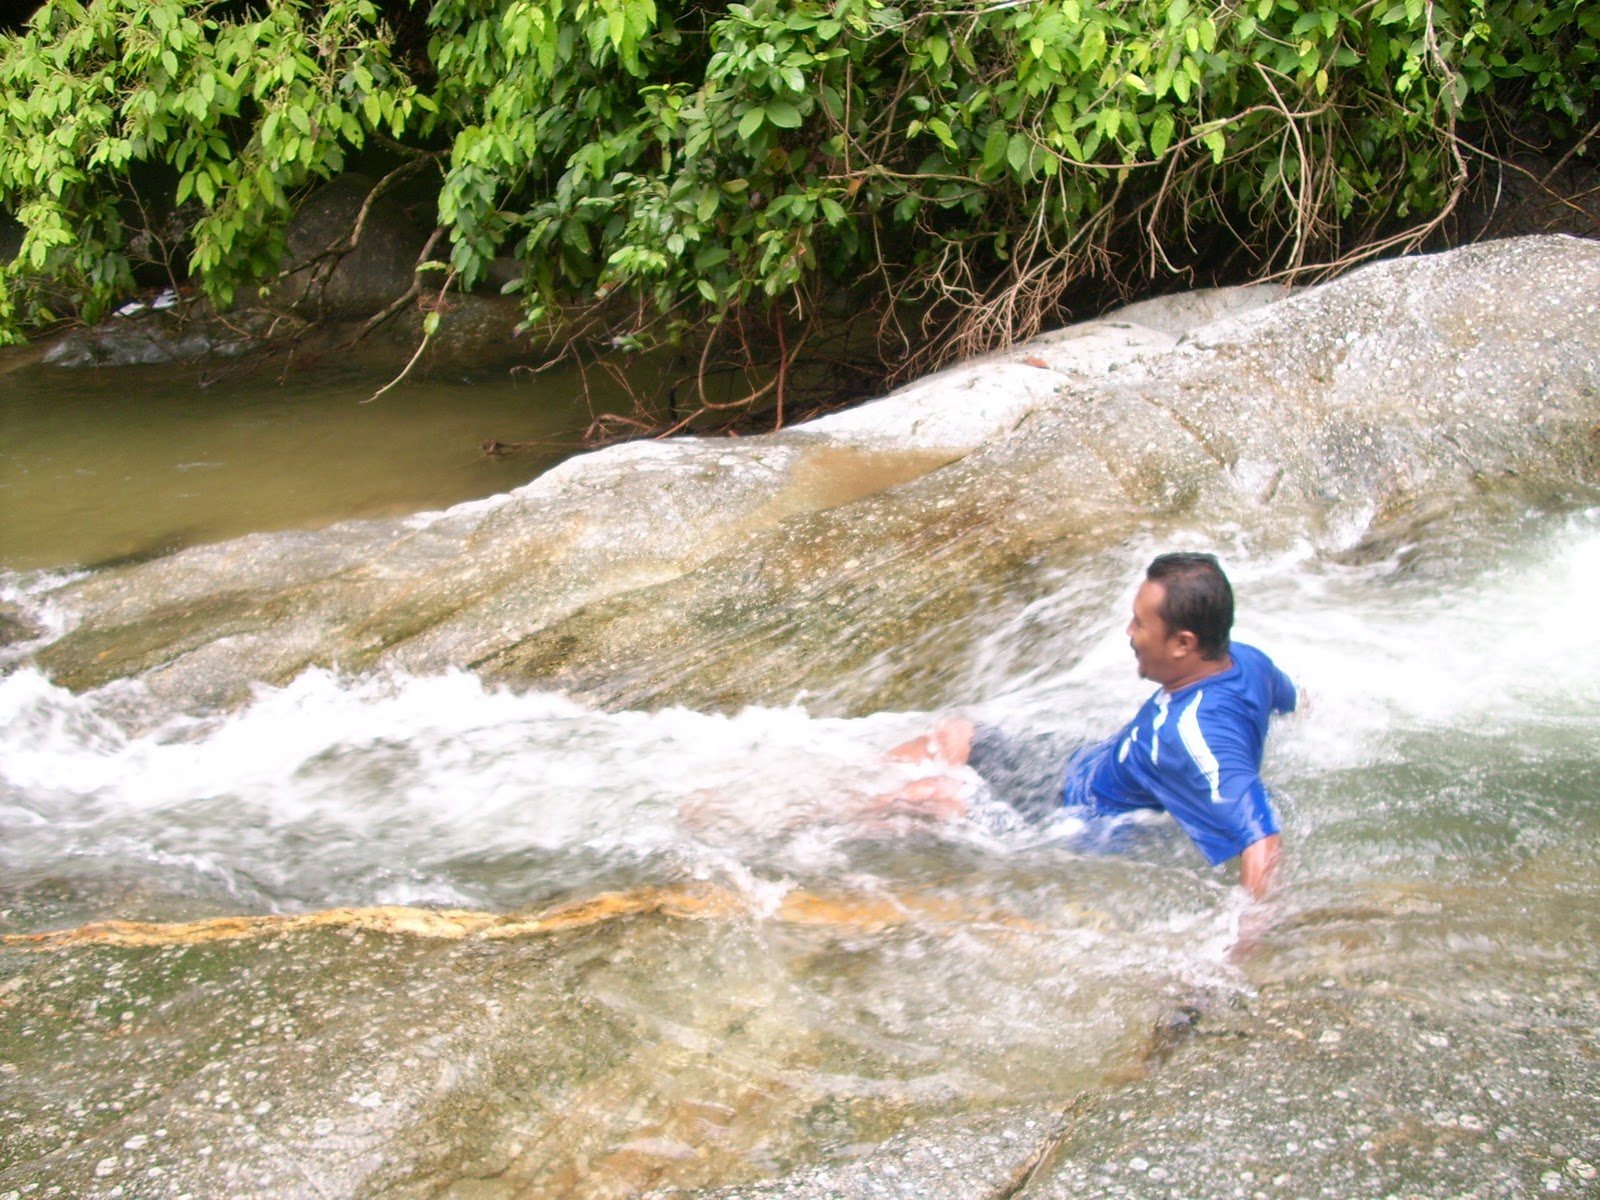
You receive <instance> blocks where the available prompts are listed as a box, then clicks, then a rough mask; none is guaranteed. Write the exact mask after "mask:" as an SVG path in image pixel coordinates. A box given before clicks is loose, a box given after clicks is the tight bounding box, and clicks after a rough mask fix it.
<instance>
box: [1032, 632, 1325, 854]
mask: <svg viewBox="0 0 1600 1200" xmlns="http://www.w3.org/2000/svg"><path fill="white" fill-rule="evenodd" d="M1230 654H1231V656H1232V658H1233V666H1231V667H1230V668H1228V670H1226V671H1222V672H1219V673H1218V674H1216V675H1212V676H1209V677H1207V678H1205V679H1202V680H1200V681H1199V682H1197V683H1192V684H1190V685H1189V686H1188V687H1186V688H1181V689H1179V690H1178V691H1176V692H1168V691H1167V690H1166V689H1165V688H1158V689H1157V690H1156V693H1155V695H1153V696H1152V697H1150V699H1149V700H1147V701H1145V703H1144V706H1143V707H1142V708H1140V709H1139V711H1138V713H1137V714H1135V716H1134V718H1133V720H1132V721H1130V722H1128V725H1127V726H1126V728H1124V729H1123V730H1122V732H1121V733H1119V734H1117V735H1116V736H1115V737H1112V738H1108V739H1107V740H1106V741H1104V742H1100V743H1098V744H1096V745H1093V746H1088V747H1085V748H1084V749H1082V750H1079V751H1078V752H1077V753H1075V754H1074V755H1073V756H1072V758H1071V759H1070V760H1069V761H1068V763H1067V772H1066V783H1065V787H1064V791H1063V795H1062V801H1063V803H1065V804H1067V805H1070V806H1082V807H1085V808H1089V809H1092V810H1093V811H1094V812H1095V813H1096V814H1099V815H1104V816H1114V815H1117V814H1119V813H1126V812H1131V811H1132V810H1134V809H1137V808H1159V809H1165V810H1166V811H1167V812H1169V813H1171V814H1172V816H1173V818H1174V819H1175V820H1176V821H1177V822H1178V824H1179V825H1181V826H1182V827H1183V829H1184V832H1186V833H1187V834H1188V835H1189V836H1190V838H1192V839H1193V840H1194V843H1195V845H1197V846H1198V847H1199V848H1200V852H1201V853H1202V854H1204V855H1205V856H1206V858H1207V860H1208V861H1210V862H1211V863H1212V864H1213V865H1215V864H1216V863H1221V862H1226V861H1227V860H1228V859H1230V858H1233V857H1234V856H1235V855H1237V854H1240V853H1242V852H1243V851H1244V850H1245V849H1246V848H1247V847H1249V846H1251V845H1253V844H1254V843H1256V842H1258V841H1260V840H1261V839H1262V838H1264V837H1268V836H1270V835H1271V834H1274V833H1277V832H1278V818H1277V814H1276V813H1274V812H1273V811H1272V804H1271V801H1270V800H1269V799H1268V796H1267V789H1266V785H1265V784H1263V783H1262V782H1261V753H1262V750H1263V748H1264V747H1265V745H1266V740H1267V723H1268V721H1269V720H1270V719H1271V717H1272V714H1273V713H1287V712H1293V711H1294V706H1295V688H1294V684H1293V683H1291V682H1290V681H1289V677H1288V676H1287V675H1285V674H1284V673H1283V672H1282V671H1280V670H1278V668H1277V667H1276V666H1275V665H1273V662H1272V660H1271V659H1270V658H1268V657H1267V656H1266V655H1265V654H1263V653H1262V652H1261V651H1259V650H1257V649H1256V648H1255V647H1253V646H1245V645H1241V644H1239V643H1237V642H1235V643H1234V644H1233V646H1232V647H1231V648H1230Z"/></svg>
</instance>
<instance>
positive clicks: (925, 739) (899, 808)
mask: <svg viewBox="0 0 1600 1200" xmlns="http://www.w3.org/2000/svg"><path fill="white" fill-rule="evenodd" d="M972 734H973V725H972V722H971V721H968V720H966V719H965V718H962V717H951V718H949V719H948V720H944V721H940V722H939V724H937V725H935V726H934V727H933V730H932V731H931V732H929V733H926V734H924V735H923V736H922V737H919V738H913V739H912V740H911V741H909V742H905V743H903V744H901V745H899V746H896V747H895V748H894V749H893V750H890V751H889V752H888V753H887V754H886V755H884V757H885V758H887V759H888V760H889V761H891V762H909V763H919V762H925V763H937V764H938V765H940V766H944V767H964V766H966V764H967V757H968V756H969V755H970V754H971V753H972ZM961 792H962V787H961V784H960V783H959V782H957V781H956V780H954V779H951V778H950V777H949V776H947V775H930V776H927V777H926V778H923V779H914V780H912V781H911V782H910V783H908V784H906V785H905V787H903V788H901V789H900V790H899V791H896V792H890V793H888V794H887V795H882V796H874V797H873V799H872V808H871V811H872V813H873V814H874V815H875V816H884V817H888V816H897V815H898V816H918V817H932V818H934V819H935V820H940V821H953V820H955V819H956V818H957V817H962V816H965V815H966V812H967V802H966V800H965V799H963V798H962V795H961Z"/></svg>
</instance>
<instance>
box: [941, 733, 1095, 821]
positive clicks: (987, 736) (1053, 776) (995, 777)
mask: <svg viewBox="0 0 1600 1200" xmlns="http://www.w3.org/2000/svg"><path fill="white" fill-rule="evenodd" d="M1079 744H1080V743H1079V742H1078V740H1077V739H1075V738H1071V737H1068V736H1067V735H1066V734H1062V733H1008V732H1006V731H1005V730H1003V729H997V728H995V727H994V726H993V725H978V726H976V727H975V728H974V729H973V731H972V751H971V753H970V754H968V756H967V765H968V766H969V767H971V768H972V769H973V770H974V771H976V772H977V773H978V775H979V777H981V778H982V779H983V781H984V782H985V783H987V784H988V785H989V788H990V790H991V791H993V793H994V796H995V799H997V800H1001V801H1003V802H1004V803H1006V804H1008V805H1010V806H1011V807H1012V808H1014V809H1016V810H1017V812H1018V813H1020V814H1021V815H1022V816H1023V817H1025V818H1026V819H1028V820H1030V821H1046V820H1049V819H1050V818H1051V817H1053V816H1055V815H1056V814H1057V813H1058V812H1060V811H1061V799H1062V796H1061V791H1062V784H1063V781H1064V780H1065V776H1066V765H1067V759H1068V757H1069V756H1070V755H1071V754H1072V752H1073V751H1074V750H1076V749H1077V748H1078V746H1079Z"/></svg>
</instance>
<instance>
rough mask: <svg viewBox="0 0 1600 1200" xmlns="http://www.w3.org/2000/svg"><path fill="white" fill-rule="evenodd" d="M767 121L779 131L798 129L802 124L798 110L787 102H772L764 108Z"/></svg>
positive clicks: (802, 119) (802, 120)
mask: <svg viewBox="0 0 1600 1200" xmlns="http://www.w3.org/2000/svg"><path fill="white" fill-rule="evenodd" d="M766 114H767V120H769V121H771V122H772V123H773V124H774V125H776V126H777V127H778V128H779V129H799V128H800V126H801V125H802V124H803V123H804V118H803V117H801V115H800V110H799V109H798V108H796V107H795V106H794V105H793V104H791V103H789V101H787V100H773V101H770V102H769V103H768V104H767V107H766Z"/></svg>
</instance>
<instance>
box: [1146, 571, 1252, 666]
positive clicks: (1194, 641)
mask: <svg viewBox="0 0 1600 1200" xmlns="http://www.w3.org/2000/svg"><path fill="white" fill-rule="evenodd" d="M1232 628H1233V588H1232V587H1231V586H1229V584H1228V577H1227V576H1226V575H1225V574H1223V572H1222V568H1221V567H1220V566H1219V565H1218V564H1217V560H1216V558H1215V557H1214V556H1212V555H1210V554H1162V555H1158V556H1157V557H1156V558H1155V560H1154V561H1153V562H1151V564H1150V567H1149V569H1148V570H1147V571H1146V572H1145V580H1144V583H1143V584H1141V585H1140V587H1139V592H1138V594H1137V595H1136V596H1135V597H1134V601H1133V620H1132V621H1130V622H1129V624H1128V641H1129V643H1130V644H1131V645H1132V647H1133V653H1134V657H1135V658H1136V659H1137V660H1138V664H1139V674H1140V675H1142V676H1143V677H1144V678H1146V679H1149V680H1151V681H1152V682H1154V683H1159V684H1161V685H1162V686H1164V687H1167V688H1175V687H1182V686H1185V685H1186V684H1188V683H1190V682H1193V681H1194V680H1196V679H1202V678H1204V677H1205V676H1206V675H1210V674H1214V673H1215V672H1216V671H1218V670H1220V669H1221V668H1222V667H1223V666H1225V665H1226V664H1227V662H1228V634H1229V631H1230V630H1232Z"/></svg>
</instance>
